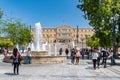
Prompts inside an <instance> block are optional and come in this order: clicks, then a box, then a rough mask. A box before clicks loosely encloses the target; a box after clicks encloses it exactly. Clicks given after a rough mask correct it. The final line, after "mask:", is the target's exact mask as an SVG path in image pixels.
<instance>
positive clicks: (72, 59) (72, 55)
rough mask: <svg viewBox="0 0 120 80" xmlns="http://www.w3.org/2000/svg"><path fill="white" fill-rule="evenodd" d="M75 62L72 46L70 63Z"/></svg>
mask: <svg viewBox="0 0 120 80" xmlns="http://www.w3.org/2000/svg"><path fill="white" fill-rule="evenodd" d="M74 62H75V49H74V48H73V49H72V50H71V63H72V64H74Z"/></svg>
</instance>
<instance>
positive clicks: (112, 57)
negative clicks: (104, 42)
mask: <svg viewBox="0 0 120 80" xmlns="http://www.w3.org/2000/svg"><path fill="white" fill-rule="evenodd" d="M109 57H110V60H111V65H115V58H114V53H113V50H111V51H110V55H109Z"/></svg>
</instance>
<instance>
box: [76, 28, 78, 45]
mask: <svg viewBox="0 0 120 80" xmlns="http://www.w3.org/2000/svg"><path fill="white" fill-rule="evenodd" d="M76 38H77V45H78V26H77V35H76Z"/></svg>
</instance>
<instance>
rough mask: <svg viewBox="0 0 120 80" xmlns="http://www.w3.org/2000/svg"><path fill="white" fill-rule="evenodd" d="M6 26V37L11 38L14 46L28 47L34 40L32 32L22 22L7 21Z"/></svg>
mask: <svg viewBox="0 0 120 80" xmlns="http://www.w3.org/2000/svg"><path fill="white" fill-rule="evenodd" d="M4 25H5V27H4V31H5V33H4V34H6V37H8V38H10V40H11V41H12V42H13V43H14V45H16V44H19V45H27V44H28V43H29V42H30V40H32V37H33V36H32V34H31V32H30V29H29V28H28V26H27V25H26V24H24V23H22V22H21V21H19V20H15V21H13V22H8V21H6V22H5V23H4Z"/></svg>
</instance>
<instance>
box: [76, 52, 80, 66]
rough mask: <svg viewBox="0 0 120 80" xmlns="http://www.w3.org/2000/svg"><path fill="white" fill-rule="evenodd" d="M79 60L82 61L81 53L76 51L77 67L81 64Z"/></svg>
mask: <svg viewBox="0 0 120 80" xmlns="http://www.w3.org/2000/svg"><path fill="white" fill-rule="evenodd" d="M79 59H80V51H79V50H76V65H78V64H79Z"/></svg>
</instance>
